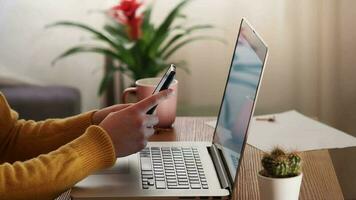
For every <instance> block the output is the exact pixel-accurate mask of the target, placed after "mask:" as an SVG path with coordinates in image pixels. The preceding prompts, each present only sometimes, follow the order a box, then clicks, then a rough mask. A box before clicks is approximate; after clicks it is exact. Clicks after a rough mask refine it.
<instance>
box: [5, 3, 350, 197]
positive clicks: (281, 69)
mask: <svg viewBox="0 0 356 200" xmlns="http://www.w3.org/2000/svg"><path fill="white" fill-rule="evenodd" d="M178 2H179V1H178V0H169V1H167V0H156V1H155V7H154V11H153V19H154V21H160V20H162V18H164V17H165V16H166V15H167V13H168V12H169V11H170V9H172V7H173V6H174V5H175V4H176V3H178ZM115 3H117V1H112V0H104V1H103V0H101V1H99V0H86V1H85V3H83V1H79V0H62V1H54V0H36V1H33V0H0V27H1V28H0V84H1V82H6V84H10V83H11V84H14V83H17V82H19V83H28V84H35V85H62V86H70V87H74V88H77V89H78V90H79V91H80V95H81V104H80V105H81V106H80V107H81V111H87V110H91V109H95V108H98V107H100V106H101V105H102V99H101V98H99V97H98V96H97V88H98V86H99V82H100V79H101V78H102V75H103V66H104V58H103V56H100V55H97V54H81V55H77V56H73V57H68V58H66V59H63V60H61V61H59V62H58V63H57V65H56V66H51V61H52V60H53V59H54V58H55V57H56V56H58V55H59V54H60V53H61V52H63V51H64V50H66V49H68V47H71V46H73V44H77V43H78V42H80V41H86V40H88V38H90V35H88V34H86V33H84V32H83V31H80V30H76V29H66V28H54V29H45V28H44V27H45V25H47V24H49V23H53V22H55V21H58V20H74V21H79V22H85V23H86V24H90V25H91V26H93V27H97V28H100V27H102V25H103V24H104V23H105V18H104V17H102V16H101V15H98V14H97V13H96V12H95V11H96V10H101V9H107V8H109V7H111V6H112V5H113V4H115ZM355 10H356V1H353V0H314V1H310V0H299V1H294V0H273V1H272V0H270V1H266V0H249V1H247V0H224V1H216V0H195V1H192V2H191V3H190V4H189V5H188V6H187V7H186V8H184V10H183V12H184V13H185V14H186V15H187V16H188V17H189V19H190V22H192V23H194V22H196V23H203V24H204V23H209V24H213V25H215V26H217V27H218V28H217V29H214V30H207V31H209V33H213V34H214V35H217V36H220V37H222V38H224V39H225V40H226V43H227V44H222V43H219V42H216V41H210V40H203V41H197V42H194V43H191V44H189V45H187V46H185V47H184V48H182V49H180V50H179V51H178V52H177V53H176V54H174V56H173V57H172V58H171V60H172V62H174V61H176V60H181V59H184V60H185V61H186V62H187V67H188V68H189V69H190V71H191V73H190V74H188V73H186V72H184V71H182V70H179V71H178V74H177V79H178V81H179V93H178V94H179V95H178V101H179V103H178V115H184V116H186V115H199V116H206V115H209V116H216V115H217V111H218V109H219V105H220V101H221V96H222V93H223V88H224V86H225V79H226V76H227V72H228V69H229V65H230V61H231V56H232V51H233V47H234V41H235V39H236V35H237V31H238V26H239V23H240V20H241V18H242V17H246V18H247V19H248V20H249V21H250V23H251V24H252V25H253V26H254V27H255V29H256V30H257V31H258V32H259V33H260V35H261V36H262V37H263V38H264V40H265V42H266V43H267V44H268V45H269V48H270V51H269V58H268V60H267V68H266V71H265V75H264V79H263V84H262V88H261V91H260V95H259V99H258V102H257V108H256V113H255V114H257V115H258V114H265V113H275V112H281V111H286V110H290V109H295V110H298V111H299V112H301V113H303V114H305V115H308V116H310V117H313V118H317V119H318V120H320V121H322V122H325V123H327V124H329V125H331V126H333V127H336V128H338V129H341V130H343V131H345V132H347V133H349V134H351V135H354V136H356V123H355V122H356V103H355V102H356V78H354V76H355V74H356V64H355V63H356V56H355V55H356V40H355V37H356V22H355V19H356V12H355ZM331 154H332V158H333V162H334V166H335V168H336V171H337V175H338V178H339V181H340V184H341V186H342V189H343V192H344V196H345V198H346V199H356V190H355V189H354V188H355V185H356V175H355V170H354V169H355V166H356V149H355V148H348V149H342V150H332V151H331Z"/></svg>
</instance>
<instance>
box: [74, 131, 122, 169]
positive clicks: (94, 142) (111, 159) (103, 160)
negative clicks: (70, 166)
mask: <svg viewBox="0 0 356 200" xmlns="http://www.w3.org/2000/svg"><path fill="white" fill-rule="evenodd" d="M78 140H80V142H79V141H78V143H75V144H73V145H75V146H76V147H75V149H76V150H77V152H78V153H79V155H80V158H81V160H82V167H83V170H88V171H96V170H100V169H104V168H107V167H111V166H112V165H113V164H114V163H115V161H116V156H115V150H114V145H113V144H112V142H111V139H110V136H109V135H108V134H107V133H106V131H105V130H103V129H102V128H101V127H99V126H94V125H92V126H90V127H89V128H88V129H87V130H86V132H85V133H84V134H83V135H82V136H80V137H79V138H78Z"/></svg>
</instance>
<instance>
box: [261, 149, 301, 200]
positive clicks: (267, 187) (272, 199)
mask: <svg viewBox="0 0 356 200" xmlns="http://www.w3.org/2000/svg"><path fill="white" fill-rule="evenodd" d="M301 161H302V160H301V157H300V155H299V154H298V153H296V152H291V153H287V152H285V151H283V150H282V149H281V148H275V149H274V150H273V151H272V152H271V153H269V154H267V153H266V154H265V155H264V156H263V157H262V160H261V163H262V166H263V169H262V170H261V171H260V172H259V173H258V185H259V189H260V197H261V199H262V200H286V199H288V200H297V199H298V198H299V191H300V186H301V183H302V175H303V174H302V172H301V163H302V162H301Z"/></svg>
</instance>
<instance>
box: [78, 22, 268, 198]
mask: <svg viewBox="0 0 356 200" xmlns="http://www.w3.org/2000/svg"><path fill="white" fill-rule="evenodd" d="M266 57H267V46H266V45H265V43H264V42H263V41H262V39H261V38H260V37H259V36H258V35H257V33H256V32H255V31H254V30H253V28H252V27H251V26H250V25H249V24H248V22H247V21H246V20H245V19H242V21H241V24H240V29H239V34H238V37H237V40H236V45H235V49H234V52H233V55H232V61H231V66H230V71H229V74H228V78H227V83H226V86H225V92H224V95H223V100H222V103H221V107H220V112H219V116H218V121H217V126H216V128H215V132H214V140H213V141H212V142H149V143H148V145H147V147H146V148H145V149H143V150H142V151H141V152H139V153H136V154H133V155H130V156H127V157H124V158H119V159H117V163H116V164H115V166H114V167H113V168H110V169H107V170H104V171H101V172H99V173H97V174H93V175H90V176H88V177H87V178H85V179H84V180H82V181H81V182H79V183H78V184H76V185H75V187H74V188H73V190H72V197H73V199H117V198H123V199H127V198H152V199H157V198H160V197H165V198H169V197H194V198H195V197H226V196H229V195H231V194H232V190H233V188H234V184H235V183H234V181H235V180H237V179H236V178H235V177H236V176H237V174H238V173H237V172H238V169H239V165H240V163H241V162H240V161H241V157H242V154H243V150H244V146H245V143H246V134H247V131H248V126H249V122H250V119H251V117H252V114H253V110H254V106H255V102H256V98H257V92H258V88H259V85H260V82H261V78H262V74H263V69H264V65H265V61H266Z"/></svg>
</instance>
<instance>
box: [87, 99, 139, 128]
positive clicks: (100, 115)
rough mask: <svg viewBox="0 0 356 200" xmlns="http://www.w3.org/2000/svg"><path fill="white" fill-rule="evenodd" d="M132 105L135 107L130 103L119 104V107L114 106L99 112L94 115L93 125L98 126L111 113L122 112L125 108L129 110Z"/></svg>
mask: <svg viewBox="0 0 356 200" xmlns="http://www.w3.org/2000/svg"><path fill="white" fill-rule="evenodd" d="M131 105H133V104H132V103H129V104H118V105H113V106H110V107H106V108H103V109H101V110H98V111H96V112H95V113H94V114H93V117H92V122H93V124H95V125H98V124H100V123H101V122H102V121H103V120H104V119H105V118H106V116H108V115H109V114H110V113H112V112H117V111H120V110H122V109H124V108H127V107H129V106H131Z"/></svg>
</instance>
